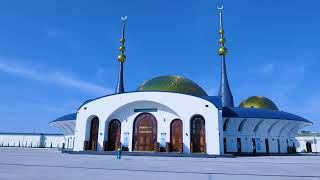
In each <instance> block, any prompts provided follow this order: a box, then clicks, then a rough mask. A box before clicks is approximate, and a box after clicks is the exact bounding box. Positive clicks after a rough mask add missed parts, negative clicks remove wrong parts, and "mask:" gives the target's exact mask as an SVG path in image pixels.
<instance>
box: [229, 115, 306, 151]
mask: <svg viewBox="0 0 320 180" xmlns="http://www.w3.org/2000/svg"><path fill="white" fill-rule="evenodd" d="M223 120H224V121H223V122H224V125H223V130H224V138H225V140H224V141H225V142H224V145H225V146H226V152H229V153H288V152H290V150H289V148H293V147H295V148H297V143H295V136H296V134H297V132H298V131H299V130H300V129H301V128H303V127H305V126H307V125H309V123H306V122H302V121H294V120H284V119H255V118H250V119H249V118H223ZM238 138H239V140H240V142H238V141H239V140H238ZM254 143H255V145H254Z"/></svg>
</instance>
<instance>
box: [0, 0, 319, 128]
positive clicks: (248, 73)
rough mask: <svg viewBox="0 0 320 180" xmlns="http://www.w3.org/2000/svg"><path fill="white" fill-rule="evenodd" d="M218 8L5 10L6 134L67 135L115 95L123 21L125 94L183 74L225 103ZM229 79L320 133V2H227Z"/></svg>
mask: <svg viewBox="0 0 320 180" xmlns="http://www.w3.org/2000/svg"><path fill="white" fill-rule="evenodd" d="M220 2H221V1H217V0H201V1H191V0H187V1H186V0H176V1H172V0H171V1H169V0H161V1H159V0H155V1H147V0H135V1H132V0H122V1H115V0H106V1H102V0H95V1H84V0H80V1H71V0H65V1H54V0H48V1H43V0H31V1H15V0H4V1H1V2H0V24H1V28H0V82H1V86H0V87H1V93H0V99H1V104H0V114H1V119H0V122H1V126H0V132H33V131H34V130H35V131H36V132H58V131H57V130H56V129H54V128H52V127H50V126H49V122H50V121H51V120H54V119H56V118H58V117H59V116H62V115H65V114H67V113H71V112H74V111H76V109H77V107H78V106H79V105H81V103H82V102H84V101H86V100H87V99H91V98H95V97H98V96H101V95H105V94H109V93H112V92H114V90H115V87H116V80H117V72H118V62H117V60H116V57H117V55H118V47H119V45H120V43H119V38H120V31H121V21H120V17H121V16H123V15H126V16H128V20H127V42H126V47H127V51H126V54H127V62H126V63H125V88H126V90H128V91H133V90H135V89H136V88H137V87H138V86H139V84H141V83H142V82H144V81H145V80H148V79H151V78H153V77H155V76H159V75H168V74H174V75H182V76H185V77H187V78H189V79H192V80H194V81H195V82H197V83H198V84H199V85H201V86H202V87H203V88H204V89H205V90H206V91H207V93H208V94H210V95H216V94H217V93H218V85H219V78H220V69H219V67H220V61H219V60H220V59H219V57H218V55H217V53H216V52H217V47H218V44H217V41H218V34H217V30H218V14H217V11H216V7H217V5H218V4H219V3H220ZM224 6H225V11H224V27H225V33H226V34H225V36H226V39H227V44H226V46H227V47H228V49H229V54H228V56H227V66H228V75H229V81H230V85H231V88H232V92H233V95H234V98H235V104H236V105H238V104H239V103H240V102H241V100H243V99H245V98H246V97H249V96H252V95H262V96H266V97H268V98H270V99H272V100H273V101H274V102H275V103H276V104H277V105H278V107H279V109H281V110H284V111H287V112H291V113H295V114H298V115H301V116H303V117H305V118H307V119H309V120H311V121H313V122H314V125H313V126H312V127H309V128H308V129H310V130H317V131H320V125H319V122H320V110H319V107H320V91H319V89H320V83H319V77H320V71H319V67H320V62H319V58H320V47H319V42H320V34H319V32H320V24H319V17H320V11H319V10H318V7H319V6H320V2H319V1H317V0H313V1H312V0H308V1H299V0H290V1H289V0H286V1H278V0H263V1H253V0H242V1H231V0H229V1H227V0H225V1H224Z"/></svg>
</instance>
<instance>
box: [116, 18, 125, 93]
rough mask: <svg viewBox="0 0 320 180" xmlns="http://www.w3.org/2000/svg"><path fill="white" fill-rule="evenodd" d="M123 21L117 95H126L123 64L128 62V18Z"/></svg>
mask: <svg viewBox="0 0 320 180" xmlns="http://www.w3.org/2000/svg"><path fill="white" fill-rule="evenodd" d="M121 19H122V37H121V39H120V42H121V46H120V48H119V51H120V55H119V56H118V61H119V62H120V70H119V77H118V84H117V88H116V94H120V93H124V83H123V64H124V62H125V61H126V56H125V55H124V51H125V50H126V48H125V46H124V43H125V41H126V40H125V38H124V30H125V27H126V19H127V16H126V17H121Z"/></svg>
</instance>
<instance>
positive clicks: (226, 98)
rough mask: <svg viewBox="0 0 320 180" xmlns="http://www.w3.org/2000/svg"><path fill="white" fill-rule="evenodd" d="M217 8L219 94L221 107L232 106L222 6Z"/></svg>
mask: <svg viewBox="0 0 320 180" xmlns="http://www.w3.org/2000/svg"><path fill="white" fill-rule="evenodd" d="M218 10H219V15H220V29H219V34H220V39H219V44H220V48H219V50H218V54H219V56H220V57H221V80H220V89H219V96H220V97H221V101H222V106H223V107H234V105H233V96H232V93H231V89H230V86H229V82H228V76H227V68H226V55H227V52H228V50H227V48H226V47H225V46H224V44H225V41H226V40H225V38H224V29H223V23H222V10H223V6H222V7H221V8H219V7H218Z"/></svg>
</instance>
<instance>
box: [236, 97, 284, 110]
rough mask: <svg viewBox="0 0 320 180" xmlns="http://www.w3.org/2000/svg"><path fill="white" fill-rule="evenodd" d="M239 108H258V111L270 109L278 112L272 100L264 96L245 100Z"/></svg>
mask: <svg viewBox="0 0 320 180" xmlns="http://www.w3.org/2000/svg"><path fill="white" fill-rule="evenodd" d="M239 107H242V108H257V109H270V110H274V111H278V107H277V106H276V104H275V103H274V102H272V101H271V100H270V99H268V98H266V97H263V96H252V97H249V98H247V99H245V100H243V101H242V102H241V103H240V105H239Z"/></svg>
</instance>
